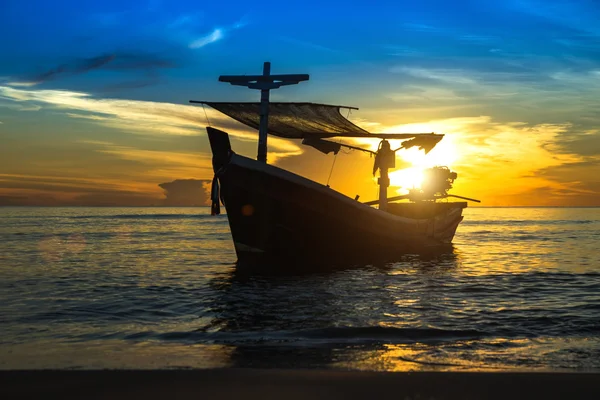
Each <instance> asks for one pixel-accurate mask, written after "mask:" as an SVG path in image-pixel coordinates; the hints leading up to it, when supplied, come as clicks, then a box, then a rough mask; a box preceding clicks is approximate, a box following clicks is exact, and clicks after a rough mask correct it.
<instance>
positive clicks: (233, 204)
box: [190, 62, 478, 268]
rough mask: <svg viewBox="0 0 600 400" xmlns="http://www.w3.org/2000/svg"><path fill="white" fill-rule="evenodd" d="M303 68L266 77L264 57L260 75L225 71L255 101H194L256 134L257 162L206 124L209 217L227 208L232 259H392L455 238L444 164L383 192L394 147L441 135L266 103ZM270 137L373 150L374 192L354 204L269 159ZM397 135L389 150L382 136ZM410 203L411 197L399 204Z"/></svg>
mask: <svg viewBox="0 0 600 400" xmlns="http://www.w3.org/2000/svg"><path fill="white" fill-rule="evenodd" d="M308 79H309V76H308V75H305V74H296V75H271V74H270V63H268V62H266V63H265V64H264V69H263V74H262V75H239V76H221V77H219V80H220V81H222V82H229V83H231V84H233V85H240V86H246V87H249V88H252V89H259V90H261V101H260V102H254V103H253V102H211V101H195V100H191V101H190V102H191V103H199V104H205V105H208V106H210V107H212V108H214V109H216V110H218V111H220V112H221V113H223V114H225V115H227V116H229V117H231V118H233V119H234V120H237V121H239V122H241V123H242V124H244V125H246V126H249V127H251V128H254V129H257V130H258V131H259V139H258V155H257V159H251V158H248V157H244V156H241V155H239V154H237V153H235V151H234V150H233V149H232V148H231V143H230V141H229V135H228V133H227V132H225V131H223V130H220V129H216V128H214V127H211V126H208V127H206V130H207V132H208V137H209V141H210V146H211V151H212V154H213V159H212V162H213V170H214V173H215V175H214V178H213V185H212V193H211V198H212V206H211V207H212V214H219V213H220V203H221V204H223V205H224V206H225V208H226V210H227V217H228V219H229V226H230V228H231V234H232V237H233V242H234V246H235V251H236V253H237V257H238V268H239V267H244V268H247V267H248V268H250V267H269V268H272V267H275V268H292V267H293V266H294V265H296V266H304V267H306V266H336V265H348V264H354V263H361V262H375V261H381V260H392V259H394V257H398V256H400V255H403V254H407V253H411V254H414V253H419V252H424V251H431V250H439V248H440V247H443V246H448V245H450V244H451V242H452V239H453V237H454V234H455V232H456V229H457V227H458V225H459V224H460V222H461V221H462V219H463V216H462V210H463V209H464V208H466V207H467V202H466V201H454V202H448V201H443V202H442V201H439V200H440V199H447V198H449V197H455V198H459V199H463V200H470V201H477V202H478V200H475V199H469V198H466V197H462V196H456V195H451V194H449V193H448V191H449V190H450V189H451V188H452V183H453V182H454V180H455V179H456V178H457V174H456V173H455V172H452V171H450V170H449V169H448V168H446V167H434V168H431V169H429V170H426V171H425V173H426V174H427V175H428V179H427V180H426V182H425V183H424V185H423V187H422V188H420V189H414V190H412V191H410V192H409V194H407V195H403V196H394V197H388V195H387V189H388V187H389V185H390V180H389V176H388V171H389V170H390V169H392V168H394V167H395V158H396V152H397V151H399V150H402V149H408V148H411V147H417V148H419V149H422V150H423V151H425V152H429V151H430V150H431V149H432V148H433V147H435V145H436V144H437V143H438V142H439V141H440V140H441V139H442V138H443V137H444V135H443V134H436V133H398V134H384V133H371V132H368V131H366V130H364V129H362V128H360V127H358V126H357V125H355V124H353V123H352V122H351V121H349V120H348V119H346V118H344V117H343V116H342V114H341V113H340V109H342V108H350V109H356V108H354V107H346V106H340V105H329V104H318V103H306V102H303V103H295V102H270V101H269V91H270V90H271V89H276V88H278V87H281V86H284V85H291V84H297V83H299V82H301V81H305V80H308ZM268 134H271V135H274V136H278V137H282V138H287V139H300V140H302V144H304V145H307V146H311V147H314V148H316V149H317V150H319V151H321V152H323V153H325V154H329V153H334V154H337V152H338V151H339V150H340V149H341V147H346V148H350V149H354V150H359V151H366V152H369V153H372V154H373V155H374V156H375V163H374V168H373V174H375V173H376V172H377V171H379V179H378V184H379V189H380V190H379V198H378V199H377V200H373V201H367V202H360V201H358V196H357V197H356V198H351V197H348V196H346V195H344V194H342V193H340V192H337V191H336V190H334V189H332V188H330V187H329V186H327V185H323V184H320V183H318V182H315V181H312V180H310V179H307V178H305V177H302V176H300V175H297V174H294V173H292V172H290V171H287V170H284V169H282V168H278V167H276V166H274V165H271V164H268V163H267V159H266V156H267V136H268ZM334 137H337V138H372V139H376V140H380V143H379V147H378V150H377V151H372V150H369V149H364V148H361V147H357V146H353V145H349V144H343V143H336V142H332V141H329V140H327V139H328V138H334ZM390 139H394V140H402V142H401V146H400V147H399V148H397V149H392V148H391V146H390V142H389V141H388V140H390ZM402 200H407V202H401V201H402Z"/></svg>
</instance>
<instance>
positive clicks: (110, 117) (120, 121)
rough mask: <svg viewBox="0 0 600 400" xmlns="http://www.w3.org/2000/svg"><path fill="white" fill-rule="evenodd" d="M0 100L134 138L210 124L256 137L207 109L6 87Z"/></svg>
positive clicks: (281, 144)
mask: <svg viewBox="0 0 600 400" xmlns="http://www.w3.org/2000/svg"><path fill="white" fill-rule="evenodd" d="M0 99H5V100H10V101H13V102H16V103H17V104H22V105H23V104H24V105H27V106H30V105H32V106H35V105H40V104H41V105H46V106H52V107H54V108H56V109H59V110H64V111H65V116H67V117H70V118H78V119H82V118H83V119H88V120H90V122H93V123H98V124H101V125H104V126H108V127H111V128H115V129H118V130H121V131H125V132H131V133H136V134H143V135H184V136H189V135H194V136H195V135H200V134H204V127H205V126H206V125H207V124H208V123H209V121H210V123H211V124H212V125H216V126H220V127H223V128H224V129H226V130H227V131H228V132H229V133H230V135H231V136H232V137H234V138H237V139H239V140H242V141H256V139H257V136H256V133H251V131H250V130H249V129H248V128H246V127H244V126H243V125H241V124H239V123H237V122H235V121H232V120H231V119H229V118H228V117H225V116H224V115H223V114H221V113H219V112H217V111H216V110H213V109H211V108H209V107H206V109H205V110H204V111H203V110H201V109H200V107H197V106H188V105H181V104H173V103H162V102H151V101H138V100H121V99H110V98H103V99H100V98H95V97H93V96H91V95H90V94H88V93H83V92H73V91H67V90H35V89H28V90H25V89H16V88H13V87H8V86H0ZM0 106H1V104H0ZM74 111H77V112H74ZM205 112H206V115H205ZM206 117H208V121H207V118H206ZM269 147H270V149H271V150H272V151H273V157H285V156H290V155H295V154H301V152H302V150H301V149H300V147H298V146H297V145H296V144H294V143H293V142H291V141H288V140H285V139H280V138H271V139H269Z"/></svg>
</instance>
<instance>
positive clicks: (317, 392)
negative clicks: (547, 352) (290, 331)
mask: <svg viewBox="0 0 600 400" xmlns="http://www.w3.org/2000/svg"><path fill="white" fill-rule="evenodd" d="M0 387H1V389H0V397H2V398H5V399H29V398H61V399H67V398H86V399H133V398H144V399H146V400H148V399H168V400H171V399H174V398H203V399H204V398H206V399H244V400H245V399H271V398H272V399H275V398H277V399H285V400H293V399H311V398H328V399H331V398H340V399H342V398H343V399H368V398H378V397H383V396H385V397H389V398H393V399H398V400H405V399H411V400H416V399H420V400H430V399H447V400H450V399H532V398H534V399H544V400H548V399H579V398H581V399H592V398H598V397H599V396H600V373H590V372H568V373H557V372H516V373H515V372H359V371H339V370H304V369H302V370H280V369H226V368H223V369H172V370H20V371H7V370H4V371H0Z"/></svg>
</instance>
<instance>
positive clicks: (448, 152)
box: [390, 125, 459, 194]
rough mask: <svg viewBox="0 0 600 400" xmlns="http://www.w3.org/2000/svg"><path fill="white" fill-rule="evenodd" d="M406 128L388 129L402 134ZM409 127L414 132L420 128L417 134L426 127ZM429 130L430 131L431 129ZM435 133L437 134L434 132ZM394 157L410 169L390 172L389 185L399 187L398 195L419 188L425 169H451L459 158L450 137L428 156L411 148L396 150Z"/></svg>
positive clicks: (424, 130) (442, 141)
mask: <svg viewBox="0 0 600 400" xmlns="http://www.w3.org/2000/svg"><path fill="white" fill-rule="evenodd" d="M406 127H407V126H406V125H405V126H401V127H394V128H391V129H390V132H391V131H392V130H393V131H395V132H404V131H407V129H406ZM409 127H410V128H411V130H413V131H415V132H416V130H415V128H416V129H419V128H421V129H420V130H419V132H420V131H423V132H426V131H427V129H426V127H414V126H412V125H409ZM423 128H425V129H423ZM436 128H437V127H436ZM429 130H431V127H430V128H429ZM407 132H408V131H407ZM436 133H438V132H437V131H436ZM439 133H444V130H443V128H442V129H440V130H439ZM397 147H398V146H396V148H397ZM396 157H397V158H400V159H401V160H403V161H405V162H408V163H410V164H411V166H410V167H407V168H403V169H397V170H395V171H392V172H390V181H391V185H392V186H398V187H400V189H399V190H398V193H400V194H405V193H407V192H408V190H409V189H414V188H420V187H421V185H422V183H423V170H425V169H426V168H431V167H435V166H446V167H449V168H452V164H453V163H454V162H456V161H457V160H458V158H459V151H458V150H457V148H456V145H455V143H454V141H453V139H452V136H451V135H446V136H444V138H443V139H442V140H441V141H440V142H439V143H438V144H437V146H435V147H434V148H433V149H432V150H431V151H430V152H429V153H428V154H425V152H424V151H423V150H419V149H418V148H416V147H412V148H410V149H407V150H398V152H397V153H396Z"/></svg>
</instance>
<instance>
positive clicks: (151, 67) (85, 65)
mask: <svg viewBox="0 0 600 400" xmlns="http://www.w3.org/2000/svg"><path fill="white" fill-rule="evenodd" d="M174 67H176V64H175V63H174V62H173V61H171V60H169V59H165V58H161V57H159V56H156V55H153V54H147V53H110V54H103V55H99V56H96V57H92V58H86V59H83V60H77V61H73V62H70V63H66V64H62V65H60V66H58V67H55V68H52V69H50V70H47V71H45V72H43V73H40V74H37V75H33V76H25V77H21V78H20V79H19V81H21V82H31V83H35V84H40V83H45V82H49V81H53V80H57V79H63V78H67V77H70V76H75V75H81V74H85V73H88V72H91V71H94V70H108V71H121V72H124V71H142V72H144V73H145V74H146V75H147V76H148V77H149V78H153V80H149V79H145V80H144V84H143V85H142V86H147V85H150V84H153V83H156V80H157V75H158V74H157V73H158V70H160V69H165V68H174ZM142 86H140V85H139V84H138V86H136V87H142ZM130 87H131V86H130Z"/></svg>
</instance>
